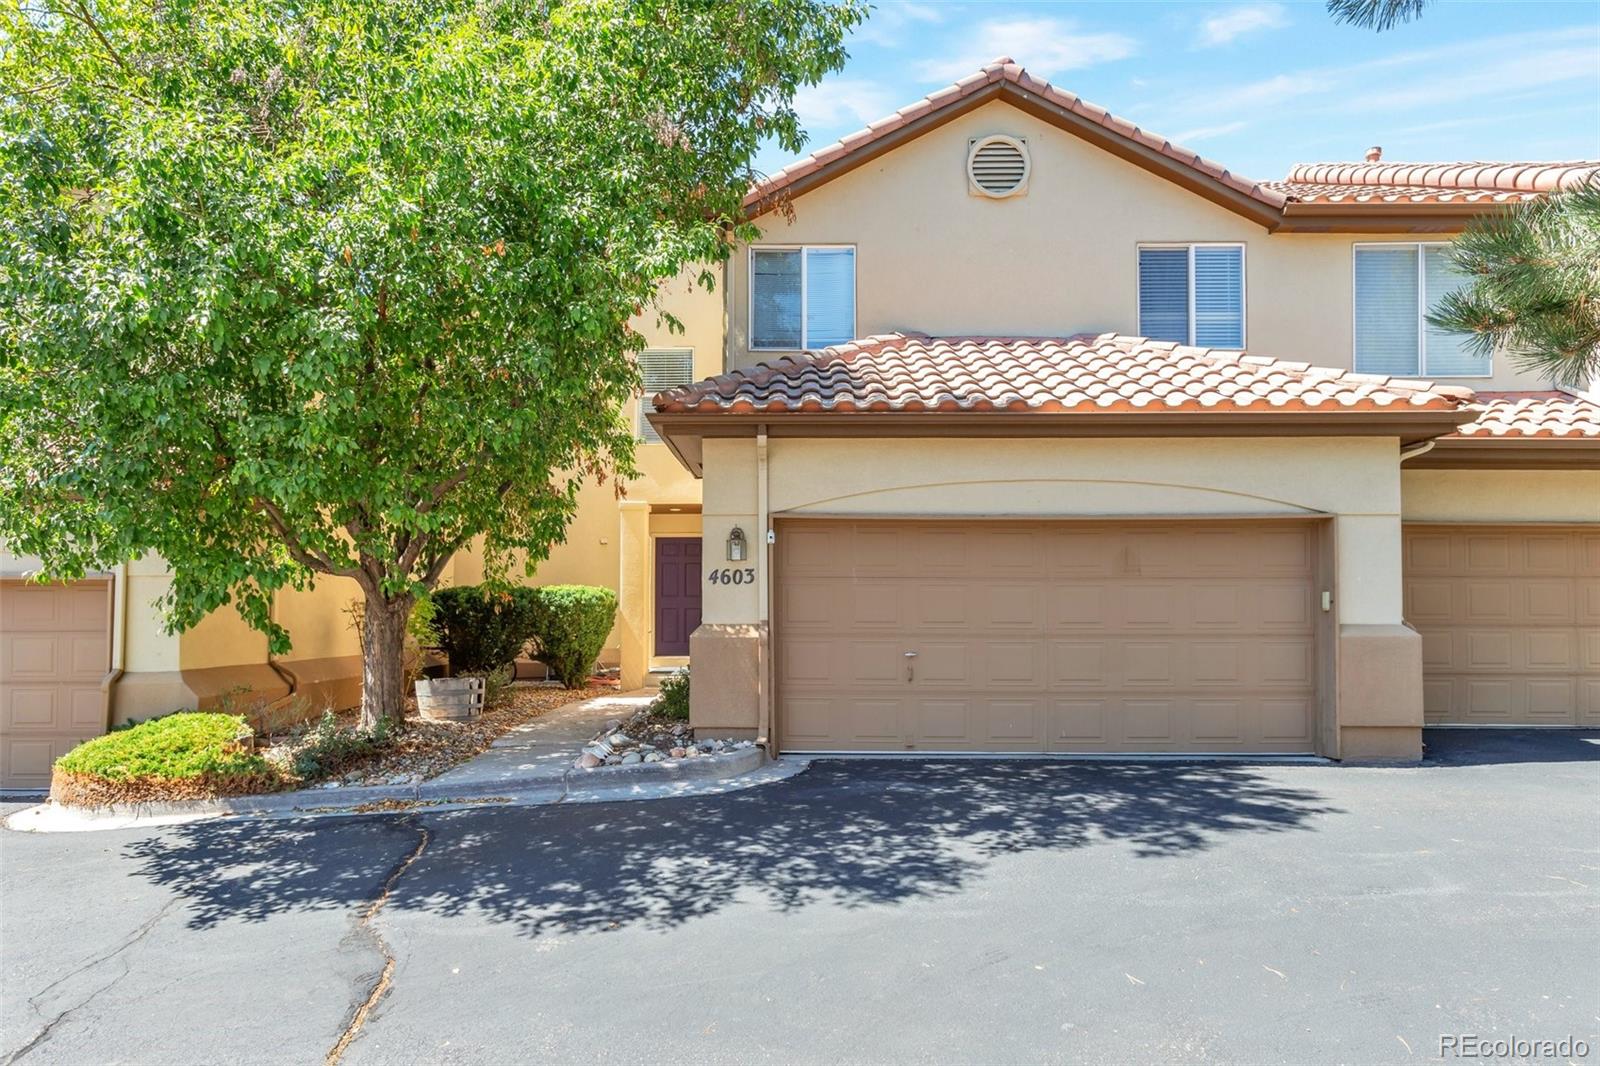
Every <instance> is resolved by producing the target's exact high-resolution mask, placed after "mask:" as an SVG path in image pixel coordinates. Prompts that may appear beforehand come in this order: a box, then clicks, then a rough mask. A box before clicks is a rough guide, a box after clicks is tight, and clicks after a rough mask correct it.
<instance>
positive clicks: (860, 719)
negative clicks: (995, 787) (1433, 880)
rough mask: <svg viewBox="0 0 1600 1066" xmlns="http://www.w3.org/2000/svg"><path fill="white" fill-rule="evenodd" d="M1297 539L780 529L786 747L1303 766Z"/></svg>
mask: <svg viewBox="0 0 1600 1066" xmlns="http://www.w3.org/2000/svg"><path fill="white" fill-rule="evenodd" d="M1317 543H1318V538H1317V530H1316V527H1315V526H1313V525H1311V524H1310V523H1299V522H1274V521H1257V522H1249V521H1240V522H1232V521H1207V522H1178V521H1171V522H1158V521H1151V522H1117V523H1089V522H1072V521H1064V522H1031V523H1024V522H1008V521H949V522H941V521H917V522H912V521H881V520H862V521H846V520H821V519H810V520H794V521H790V522H787V523H785V524H784V525H783V527H782V529H781V531H780V537H779V548H778V552H777V560H778V570H777V581H776V588H775V593H776V604H775V606H776V609H777V610H776V622H777V634H776V639H777V667H776V668H777V699H778V719H779V722H778V729H779V734H780V738H781V739H780V743H781V745H782V746H783V747H784V748H786V749H787V750H791V751H861V750H879V751H924V752H926V751H996V752H1006V751H1016V752H1024V751H1027V752H1069V751H1082V752H1173V751H1176V752H1245V751H1249V752H1285V753H1286V752H1309V751H1312V750H1313V749H1314V748H1315V728H1316V726H1315V721H1316V715H1315V706H1316V700H1315V688H1316V685H1315V671H1316V662H1317V656H1316V640H1317V614H1318V612H1317V598H1318V596H1317V587H1316V583H1315V581H1314V576H1315V574H1316V572H1317Z"/></svg>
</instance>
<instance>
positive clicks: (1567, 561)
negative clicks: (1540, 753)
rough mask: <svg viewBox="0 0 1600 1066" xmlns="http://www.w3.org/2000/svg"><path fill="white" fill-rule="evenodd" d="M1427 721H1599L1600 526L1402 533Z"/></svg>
mask: <svg viewBox="0 0 1600 1066" xmlns="http://www.w3.org/2000/svg"><path fill="white" fill-rule="evenodd" d="M1405 546H1406V547H1405V563H1406V569H1405V587H1406V621H1408V622H1410V623H1411V625H1412V626H1413V627H1415V628H1416V629H1417V631H1418V632H1420V633H1421V634H1422V676H1423V693H1424V695H1423V707H1424V713H1425V715H1426V718H1427V720H1428V721H1429V722H1449V723H1456V724H1484V725H1600V529H1595V528H1594V527H1592V526H1591V527H1588V528H1582V529H1580V528H1561V527H1549V526H1546V527H1538V526H1424V525H1408V526H1406V529H1405Z"/></svg>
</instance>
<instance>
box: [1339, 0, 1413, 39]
mask: <svg viewBox="0 0 1600 1066" xmlns="http://www.w3.org/2000/svg"><path fill="white" fill-rule="evenodd" d="M1431 2H1432V0H1328V14H1330V15H1332V16H1333V21H1335V22H1348V23H1350V24H1351V25H1354V26H1360V27H1362V28H1364V29H1369V30H1378V31H1380V32H1381V31H1383V30H1387V29H1390V28H1391V27H1393V26H1395V25H1397V24H1399V23H1402V22H1410V21H1411V20H1412V19H1414V18H1416V17H1417V16H1419V15H1421V14H1422V11H1423V9H1424V8H1426V7H1427V6H1428V4H1429V3H1431Z"/></svg>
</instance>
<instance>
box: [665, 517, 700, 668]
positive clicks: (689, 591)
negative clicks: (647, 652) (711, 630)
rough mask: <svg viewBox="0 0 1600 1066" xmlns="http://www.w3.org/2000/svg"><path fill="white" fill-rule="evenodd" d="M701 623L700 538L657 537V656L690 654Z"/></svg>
mask: <svg viewBox="0 0 1600 1066" xmlns="http://www.w3.org/2000/svg"><path fill="white" fill-rule="evenodd" d="M699 625H700V538H699V537H657V538H656V650H655V653H656V654H657V655H688V654H689V634H690V633H693V632H694V631H695V628H696V627H697V626H699Z"/></svg>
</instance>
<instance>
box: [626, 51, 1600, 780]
mask: <svg viewBox="0 0 1600 1066" xmlns="http://www.w3.org/2000/svg"><path fill="white" fill-rule="evenodd" d="M1597 173H1600V166H1597V165H1596V164H1594V163H1577V164H1543V165H1534V164H1525V165H1518V164H1466V165H1403V164H1383V163H1381V162H1379V161H1376V160H1374V161H1369V162H1367V163H1362V164H1332V165H1321V166H1306V167H1297V168H1295V170H1294V172H1293V173H1291V174H1290V175H1289V178H1288V179H1287V180H1286V181H1282V182H1269V183H1260V182H1252V181H1248V180H1244V179H1241V178H1239V177H1237V176H1235V175H1233V174H1231V173H1230V172H1228V171H1227V170H1225V169H1224V168H1222V167H1221V166H1218V165H1216V164H1214V163H1211V162H1209V161H1207V160H1204V159H1201V158H1199V157H1198V156H1196V155H1195V154H1193V153H1191V152H1188V151H1186V150H1184V149H1181V148H1178V147H1176V146H1174V145H1172V144H1170V143H1169V142H1167V141H1165V140H1163V139H1162V138H1160V137H1156V136H1153V135H1151V134H1149V133H1146V132H1145V131H1142V130H1140V129H1138V128H1137V127H1136V126H1134V125H1133V124H1132V123H1129V122H1126V121H1124V120H1121V119H1118V118H1116V117H1115V116H1112V115H1110V114H1108V113H1107V112H1105V111H1103V110H1102V109H1100V108H1097V107H1095V106H1093V105H1090V104H1087V103H1085V102H1084V101H1082V100H1079V99H1078V98H1077V97H1075V96H1073V95H1072V94H1070V93H1067V92H1064V91H1061V90H1059V89H1056V88H1054V87H1052V86H1050V85H1048V84H1046V83H1044V82H1042V81H1040V80H1037V79H1034V78H1032V77H1030V76H1029V75H1028V74H1027V73H1026V72H1024V71H1023V70H1022V69H1021V68H1020V67H1018V66H1017V65H1016V64H1014V63H1012V62H1011V61H1010V60H1005V59H1002V60H999V61H997V62H995V63H994V64H992V65H990V66H989V67H986V68H985V69H984V70H982V71H981V72H979V73H977V74H974V75H973V76H972V77H969V78H967V79H964V80H963V81H961V82H959V83H957V84H956V85H954V86H951V87H950V88H948V89H945V90H943V91H941V92H938V93H935V94H933V95H932V96H930V97H928V98H926V99H924V100H922V101H919V102H917V103H915V104H913V105H911V106H909V107H907V108H904V109H902V110H901V111H900V112H898V113H897V114H896V115H894V116H891V117H889V118H888V119H886V120H884V121H882V122H879V123H875V124H874V125H873V126H871V127H869V128H868V129H866V130H863V131H861V132H860V133H858V134H855V135H852V136H850V137H846V138H845V139H844V140H843V141H841V142H840V143H838V144H835V145H831V146H829V147H827V148H824V149H822V150H820V151H819V152H817V153H816V154H815V155H813V156H812V157H810V158H808V159H806V160H804V161H802V162H800V163H798V164H796V165H794V166H792V167H790V168H787V169H786V170H784V171H782V172H780V173H779V174H776V175H774V176H773V177H772V178H771V179H770V180H769V181H767V182H766V183H765V184H764V185H763V186H762V187H761V188H759V189H757V190H756V191H755V193H754V194H753V195H752V198H751V201H750V203H751V208H752V211H753V213H755V214H756V215H757V216H758V217H759V218H760V219H761V221H762V223H763V226H764V234H763V236H762V238H761V239H760V241H758V242H756V243H755V244H752V245H750V246H748V247H741V248H740V249H738V251H737V254H736V255H735V256H734V257H733V259H732V261H731V262H730V263H729V264H728V265H727V269H726V272H725V281H726V290H725V291H726V296H727V299H726V307H727V317H728V334H727V341H726V349H725V354H726V359H727V362H728V370H727V372H726V373H724V374H722V375H719V376H718V377H716V378H714V379H711V380H709V381H706V382H702V383H699V384H695V385H691V386H687V387H683V388H679V389H676V390H672V391H669V392H666V393H664V394H663V395H660V396H657V397H655V400H654V405H655V408H656V411H655V413H654V415H653V416H651V419H650V420H651V422H652V423H653V425H654V427H655V429H656V432H657V433H658V434H659V435H660V436H662V437H663V438H665V440H666V442H667V443H668V445H669V446H670V447H671V448H672V449H673V450H674V452H675V453H676V454H677V455H678V457H679V458H680V459H681V460H682V462H683V463H684V465H685V466H686V467H687V468H689V469H690V470H692V471H693V472H694V473H695V474H696V475H697V476H698V477H700V478H701V479H702V481H703V486H704V489H703V499H702V506H703V511H702V522H703V549H702V550H703V560H704V566H705V584H704V602H703V624H702V626H701V627H700V629H699V630H697V631H696V632H695V634H694V635H693V637H692V638H691V645H692V659H693V662H694V671H693V673H694V718H695V721H696V724H697V725H699V726H703V727H716V728H721V729H725V730H729V731H738V732H740V733H742V734H744V735H753V736H756V737H759V738H760V739H762V740H763V742H765V743H768V744H770V745H772V746H773V747H775V748H777V749H779V750H796V751H939V752H943V751H961V752H969V751H979V752H1016V751H1028V752H1278V753H1316V754H1321V755H1325V756H1330V757H1335V758H1358V759H1412V758H1416V757H1417V756H1418V755H1419V754H1420V750H1421V727H1422V726H1423V724H1424V722H1457V723H1476V724H1552V725H1575V724H1589V725H1597V724H1600V405H1597V404H1596V402H1595V400H1596V397H1595V396H1593V395H1592V394H1591V395H1590V396H1588V397H1587V398H1585V397H1584V396H1581V395H1578V394H1576V393H1567V392H1561V391H1558V390H1553V389H1551V388H1549V387H1548V386H1547V385H1546V384H1545V383H1544V382H1543V381H1541V380H1539V378H1538V377H1537V376H1535V375H1530V374H1528V373H1526V372H1524V371H1522V370H1519V369H1518V367H1517V366H1516V365H1515V363H1514V362H1513V361H1512V360H1510V359H1508V358H1506V357H1504V356H1503V355H1495V356H1489V355H1484V354H1480V353H1479V352H1478V351H1477V350H1475V349H1474V348H1473V346H1472V345H1470V344H1468V343H1466V342H1465V341H1463V340H1462V339H1461V338H1459V337H1456V336H1452V335H1450V334H1448V333H1444V332H1441V331H1439V330H1436V329H1434V328H1432V327H1430V326H1429V325H1428V323H1427V322H1426V317H1425V316H1426V314H1427V312H1428V309H1429V307H1430V306H1431V305H1432V304H1433V303H1435V302H1436V301H1437V300H1438V299H1439V297H1440V296H1441V295H1442V294H1443V293H1445V292H1447V291H1449V289H1450V288H1452V287H1453V286H1456V285H1459V284H1461V283H1462V279H1461V278H1459V277H1457V276H1456V275H1455V274H1454V273H1453V272H1452V270H1451V268H1450V265H1449V262H1448V259H1447V257H1446V255H1445V250H1444V242H1445V241H1447V240H1448V238H1449V237H1450V235H1451V234H1453V233H1455V232H1457V231H1459V230H1460V229H1461V228H1462V226H1463V225H1464V224H1465V222H1466V221H1467V220H1468V219H1469V218H1471V217H1473V216H1475V215H1477V214H1479V213H1481V212H1484V211H1491V210H1498V209H1502V208H1503V205H1505V204H1506V203H1508V202H1513V201H1517V200H1523V199H1529V198H1533V197H1537V196H1540V195H1543V194H1545V193H1547V192H1548V191H1550V190H1552V189H1555V188H1559V187H1563V186H1567V185H1570V184H1573V183H1576V182H1581V181H1588V180H1594V178H1595V175H1596V174H1597ZM779 206H782V207H784V208H785V210H784V212H783V213H782V214H780V213H779V212H777V210H776V208H777V207H779ZM1246 352H1248V354H1245V353H1246Z"/></svg>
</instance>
